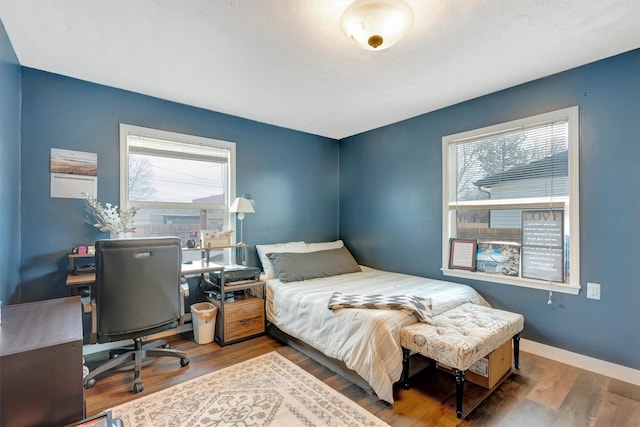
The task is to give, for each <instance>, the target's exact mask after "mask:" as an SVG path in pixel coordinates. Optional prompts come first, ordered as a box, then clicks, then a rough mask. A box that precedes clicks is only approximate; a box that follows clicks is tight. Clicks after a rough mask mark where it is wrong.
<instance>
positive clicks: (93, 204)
mask: <svg viewBox="0 0 640 427" xmlns="http://www.w3.org/2000/svg"><path fill="white" fill-rule="evenodd" d="M82 195H83V196H84V197H85V202H86V203H87V206H86V211H87V222H88V223H89V224H91V225H93V226H94V227H97V228H99V229H100V231H109V232H111V233H128V232H130V231H134V230H135V228H133V217H134V216H135V214H136V212H137V211H138V208H135V207H131V208H129V209H118V205H115V206H114V205H112V204H111V203H105V204H104V207H103V206H102V205H101V204H100V202H98V200H97V199H96V198H95V196H93V195H90V194H86V193H82Z"/></svg>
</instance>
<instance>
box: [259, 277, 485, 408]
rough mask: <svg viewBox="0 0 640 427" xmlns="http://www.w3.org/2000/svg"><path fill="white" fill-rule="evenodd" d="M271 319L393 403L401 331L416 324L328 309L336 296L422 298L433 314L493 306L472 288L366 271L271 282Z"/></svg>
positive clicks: (407, 317) (396, 314)
mask: <svg viewBox="0 0 640 427" xmlns="http://www.w3.org/2000/svg"><path fill="white" fill-rule="evenodd" d="M266 288H267V292H266V294H267V302H266V311H267V319H268V320H269V321H270V322H272V323H273V324H274V325H275V326H277V327H278V328H279V329H280V330H282V331H283V332H286V333H287V334H289V335H291V336H293V337H296V338H298V339H300V340H302V341H304V342H306V343H307V344H309V345H311V346H313V347H314V348H316V349H318V350H320V351H321V352H322V353H324V354H325V355H327V356H329V357H332V358H334V359H338V360H341V361H343V362H344V363H345V364H346V366H347V367H348V368H350V369H352V370H354V371H356V372H357V373H358V374H359V375H360V376H361V377H362V378H363V379H364V380H366V381H367V382H368V383H369V384H370V385H371V387H372V389H373V391H374V392H375V393H376V394H377V396H378V398H380V399H382V400H385V401H387V402H389V403H393V384H394V383H395V382H397V381H398V380H399V379H400V375H401V373H402V350H401V348H400V344H399V330H400V328H402V327H403V326H406V325H409V324H411V323H415V322H416V318H415V317H414V315H412V314H408V313H406V312H404V311H399V310H371V309H354V308H346V309H339V310H335V311H332V310H329V309H328V307H327V304H328V302H329V298H330V297H331V294H332V293H333V292H343V293H348V294H359V295H374V294H383V295H417V296H421V297H425V298H431V299H432V303H433V308H432V310H433V315H434V316H436V315H438V314H441V313H443V312H444V311H446V310H449V309H451V308H454V307H457V306H458V305H461V304H464V303H467V302H472V303H475V304H481V305H486V306H488V305H489V304H488V303H487V302H486V301H485V300H484V298H482V296H480V294H478V293H477V292H476V291H475V290H473V288H471V287H469V286H466V285H460V284H456V283H451V282H444V281H440V280H433V279H426V278H423V277H417V276H409V275H406V274H399V273H390V272H384V271H380V270H374V269H371V268H368V267H364V266H363V267H362V272H360V273H350V274H343V275H339V276H332V277H325V278H321V279H312V280H305V281H301V282H289V283H282V282H281V281H280V280H278V279H268V280H267V286H266Z"/></svg>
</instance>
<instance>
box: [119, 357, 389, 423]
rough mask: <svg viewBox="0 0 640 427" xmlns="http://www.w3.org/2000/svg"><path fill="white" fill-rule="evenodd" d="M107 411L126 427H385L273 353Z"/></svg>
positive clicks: (361, 409)
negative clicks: (120, 420)
mask: <svg viewBox="0 0 640 427" xmlns="http://www.w3.org/2000/svg"><path fill="white" fill-rule="evenodd" d="M111 411H112V414H113V416H114V417H117V418H120V419H122V421H123V423H124V425H125V426H126V427H134V426H135V427H142V426H154V427H161V426H237V427H248V426H309V427H311V426H354V427H355V426H388V424H386V423H384V422H383V421H382V420H380V419H378V418H376V417H375V416H374V415H372V414H371V413H370V412H368V411H366V410H365V409H364V408H362V407H360V406H358V405H357V404H355V403H354V402H352V401H351V400H349V399H347V398H346V397H344V396H343V395H341V394H340V393H338V392H337V391H335V390H334V389H332V388H331V387H329V386H327V385H326V384H324V383H323V382H322V381H320V380H318V379H317V378H316V377H314V376H313V375H310V374H308V373H306V372H305V371H304V370H302V369H301V368H300V367H298V366H297V365H295V364H294V363H293V362H291V361H289V360H287V359H286V358H285V357H283V356H281V355H280V354H278V353H277V352H275V351H274V352H271V353H267V354H264V355H262V356H258V357H256V358H253V359H250V360H247V361H245V362H242V363H238V364H236V365H233V366H230V367H228V368H224V369H221V370H219V371H216V372H212V373H210V374H207V375H204V376H201V377H198V378H195V379H193V380H190V381H187V382H185V383H182V384H178V385H176V386H173V387H170V388H167V389H164V390H162V391H159V392H156V393H153V394H150V395H148V396H144V397H141V398H139V399H136V400H132V401H130V402H127V403H125V404H122V405H119V406H116V407H114V408H111Z"/></svg>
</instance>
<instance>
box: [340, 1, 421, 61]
mask: <svg viewBox="0 0 640 427" xmlns="http://www.w3.org/2000/svg"><path fill="white" fill-rule="evenodd" d="M412 25H413V9H411V7H410V6H409V5H408V4H407V3H406V2H405V1H404V0H354V1H353V3H351V4H350V5H349V6H348V7H347V8H346V9H345V11H344V13H343V14H342V18H341V20H340V26H341V27H342V31H344V33H345V34H346V36H347V37H348V38H349V39H350V40H351V41H353V42H354V43H356V44H357V45H358V46H360V47H361V48H363V49H367V50H382V49H386V48H388V47H391V46H393V45H394V44H396V43H397V42H398V41H400V39H402V37H403V36H404V35H405V34H406V33H407V32H408V31H409V29H410V28H411V26H412Z"/></svg>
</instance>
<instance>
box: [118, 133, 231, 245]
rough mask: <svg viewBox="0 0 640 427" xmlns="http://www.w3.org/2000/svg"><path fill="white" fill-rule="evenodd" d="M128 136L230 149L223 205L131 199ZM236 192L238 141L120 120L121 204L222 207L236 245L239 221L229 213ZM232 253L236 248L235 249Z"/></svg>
mask: <svg viewBox="0 0 640 427" xmlns="http://www.w3.org/2000/svg"><path fill="white" fill-rule="evenodd" d="M128 135H137V136H143V137H148V138H154V139H161V140H167V141H173V142H183V143H185V144H195V145H203V146H209V147H214V148H220V149H225V150H228V151H229V163H228V170H229V182H228V188H227V191H226V195H225V204H224V206H221V205H217V206H213V205H211V204H206V203H202V204H197V203H188V204H185V203H168V202H139V201H136V202H135V203H133V204H132V203H130V202H129V185H128V181H129V145H128V138H127V136H128ZM235 194H236V144H235V143H234V142H229V141H222V140H218V139H211V138H205V137H201V136H195V135H188V134H182V133H176V132H169V131H165V130H160V129H151V128H145V127H141V126H134V125H128V124H124V123H120V206H122V207H124V208H129V207H130V206H131V205H135V207H137V208H141V209H144V208H158V207H162V208H169V209H181V208H188V209H212V208H214V209H215V208H223V209H225V210H226V214H225V215H224V228H225V229H227V230H232V231H233V234H232V235H231V244H235V241H236V238H235V236H236V233H235V229H236V222H235V221H233V220H232V218H231V216H232V214H230V213H229V206H230V205H231V202H232V201H233V198H234V197H235ZM232 252H233V251H232Z"/></svg>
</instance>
